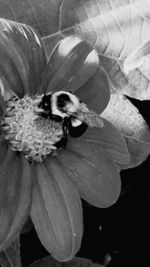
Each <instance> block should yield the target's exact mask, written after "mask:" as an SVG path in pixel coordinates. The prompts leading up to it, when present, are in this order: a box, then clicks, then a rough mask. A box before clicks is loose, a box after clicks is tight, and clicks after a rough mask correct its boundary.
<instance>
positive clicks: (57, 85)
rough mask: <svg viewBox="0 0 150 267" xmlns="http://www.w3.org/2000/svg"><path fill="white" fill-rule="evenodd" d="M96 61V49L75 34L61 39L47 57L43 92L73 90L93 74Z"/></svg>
mask: <svg viewBox="0 0 150 267" xmlns="http://www.w3.org/2000/svg"><path fill="white" fill-rule="evenodd" d="M98 63H99V58H98V55H97V53H96V51H95V50H93V49H92V48H91V47H90V45H89V44H88V43H87V42H85V41H82V40H81V39H80V38H79V37H76V36H70V37H67V38H65V39H63V40H62V41H60V42H59V44H58V45H57V46H56V48H55V49H54V51H53V53H52V54H51V57H50V59H49V62H48V65H47V68H46V70H45V73H44V76H43V85H42V90H43V92H44V93H47V92H50V91H53V92H56V91H59V90H64V91H72V92H75V91H76V90H77V89H78V88H79V87H80V86H82V85H83V84H84V83H85V82H86V81H87V80H88V79H89V78H90V77H92V76H93V74H94V73H95V71H96V69H97V67H98Z"/></svg>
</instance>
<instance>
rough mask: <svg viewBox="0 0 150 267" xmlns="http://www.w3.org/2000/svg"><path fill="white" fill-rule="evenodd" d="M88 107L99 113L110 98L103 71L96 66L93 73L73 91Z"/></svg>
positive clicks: (107, 83)
mask: <svg viewBox="0 0 150 267" xmlns="http://www.w3.org/2000/svg"><path fill="white" fill-rule="evenodd" d="M75 94H76V95H77V96H78V97H79V99H81V100H82V101H83V102H84V103H86V104H87V105H88V108H89V109H91V110H93V111H95V112H96V113H97V114H100V113H101V112H102V111H103V110H104V109H105V108H106V106H107V104H108V102H109V99H110V86H109V82H108V79H107V75H106V74H105V72H104V71H103V70H102V69H101V68H100V67H98V68H97V70H96V72H95V73H94V75H93V76H92V77H91V78H90V79H89V80H88V81H87V82H86V83H85V84H83V85H82V86H81V87H80V88H79V89H78V90H77V91H76V93H75Z"/></svg>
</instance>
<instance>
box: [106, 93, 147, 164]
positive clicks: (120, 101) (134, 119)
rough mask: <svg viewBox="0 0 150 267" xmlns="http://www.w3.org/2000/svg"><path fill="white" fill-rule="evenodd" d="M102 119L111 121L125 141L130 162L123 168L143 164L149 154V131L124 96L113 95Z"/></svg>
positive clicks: (135, 109)
mask: <svg viewBox="0 0 150 267" xmlns="http://www.w3.org/2000/svg"><path fill="white" fill-rule="evenodd" d="M102 117H103V118H105V119H108V120H109V121H111V122H112V123H113V124H114V125H115V126H116V128H117V129H118V130H120V132H121V133H122V134H123V136H124V138H125V140H126V143H127V146H128V150H129V153H130V162H129V164H127V165H125V168H129V167H135V166H137V165H139V164H140V163H141V162H143V161H144V160H145V159H146V158H147V156H148V155H149V154H150V130H149V128H148V125H147V124H146V122H145V121H144V119H143V117H142V116H141V115H140V113H139V112H138V110H137V108H136V107H134V106H133V105H132V104H131V102H130V101H129V100H128V99H127V98H126V97H125V96H122V95H119V94H115V93H114V94H112V95H111V99H110V102H109V104H108V106H107V108H106V109H105V110H104V112H103V113H102Z"/></svg>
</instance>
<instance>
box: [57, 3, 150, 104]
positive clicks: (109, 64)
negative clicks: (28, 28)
mask: <svg viewBox="0 0 150 267" xmlns="http://www.w3.org/2000/svg"><path fill="white" fill-rule="evenodd" d="M149 7H150V2H149V1H147V0H144V1H143V0H142V1H141V0H133V1H128V0H127V1H119V0H106V1H102V0H97V1H96V0H80V1H76V0H65V1H63V3H62V6H61V12H60V30H61V31H62V32H64V33H65V34H70V33H71V34H73V33H74V34H77V35H80V36H82V38H83V39H86V40H87V41H88V42H89V43H90V44H91V45H92V46H93V47H94V48H95V49H96V50H97V51H98V53H99V55H100V56H101V57H102V58H101V64H102V65H103V63H104V68H105V70H106V72H107V73H108V76H109V78H110V81H111V82H112V85H113V87H114V89H116V90H118V91H120V92H121V93H123V94H126V95H129V96H131V97H134V98H137V99H141V100H143V99H150V81H149V80H150V74H149V73H148V71H147V75H145V72H146V71H144V72H143V68H144V69H146V70H147V68H148V69H149V60H145V61H144V66H142V69H141V66H140V68H139V66H138V68H136V69H134V71H133V72H132V74H130V75H127V74H126V73H124V72H123V68H122V66H123V63H124V60H125V59H126V57H127V56H129V55H130V54H131V53H132V52H133V51H134V50H135V49H136V48H137V47H138V46H140V45H141V44H142V43H143V42H145V40H147V39H149V35H150V31H149V28H150V22H149V20H148V19H149V17H150V11H149V10H150V9H149ZM103 57H105V58H103Z"/></svg>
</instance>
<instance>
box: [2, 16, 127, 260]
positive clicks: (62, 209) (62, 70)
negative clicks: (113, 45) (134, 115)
mask: <svg viewBox="0 0 150 267" xmlns="http://www.w3.org/2000/svg"><path fill="white" fill-rule="evenodd" d="M98 63H99V60H98V56H97V54H96V52H95V51H94V50H93V49H92V48H91V47H90V46H89V45H88V43H86V42H85V41H82V40H81V39H80V38H79V37H77V36H70V37H67V38H65V39H63V40H62V41H61V42H60V43H58V45H57V46H56V47H55V49H54V50H53V52H52V54H51V56H50V58H49V59H47V58H46V53H45V50H44V46H43V42H42V40H41V38H40V37H39V36H38V34H37V33H36V32H35V31H34V30H33V29H32V28H31V27H29V26H27V25H24V24H20V23H16V22H12V21H8V20H4V19H0V92H1V94H0V116H1V119H0V122H1V127H0V151H1V153H0V249H1V250H2V249H4V248H6V247H7V246H9V245H10V243H11V242H12V241H13V240H14V239H15V237H16V235H18V233H20V231H21V229H22V226H23V225H24V223H25V221H26V219H27V218H28V216H29V214H30V215H31V218H32V221H33V223H34V226H35V229H36V231H37V234H38V236H39V238H40V240H41V242H42V244H43V245H44V246H45V248H46V249H47V250H48V251H49V252H50V253H51V254H52V255H53V257H54V258H56V259H57V260H60V261H67V260H70V259H71V258H73V256H74V255H75V254H76V253H77V251H78V250H79V248H80V244H81V239H82V234H83V218H82V216H83V215H82V206H81V200H80V197H81V198H83V199H85V200H86V201H88V202H89V203H91V204H92V205H95V206H97V207H107V206H110V205H112V204H113V203H115V201H116V200H117V198H118V196H119V193H120V176H119V172H118V168H117V167H116V164H115V161H117V162H118V161H119V162H120V163H122V164H123V163H124V162H126V161H127V160H128V151H127V148H126V145H125V142H124V140H123V138H122V136H121V134H119V132H118V131H117V130H116V129H115V128H114V127H113V125H111V124H110V123H109V122H108V121H106V120H104V127H103V128H102V129H100V128H96V127H95V128H90V127H88V129H87V130H86V132H85V133H84V134H83V135H82V136H80V137H79V138H71V137H70V136H68V142H67V146H66V148H61V149H58V150H57V151H56V153H54V154H53V155H51V154H49V155H47V156H45V158H44V159H43V160H42V161H41V162H37V161H36V160H33V158H32V161H30V160H28V158H27V157H26V153H25V150H24V148H23V150H22V149H20V147H19V148H18V150H17V148H16V147H17V145H16V146H15V144H16V143H15V142H16V139H17V138H16V134H17V133H18V132H17V131H18V127H20V124H21V125H22V126H21V127H22V128H21V129H23V130H22V132H21V134H22V135H20V136H21V137H19V138H20V139H21V138H22V139H23V138H24V139H25V140H24V141H26V143H29V142H30V134H31V132H32V131H33V128H32V129H31V131H30V132H29V133H28V134H27V132H28V130H29V128H28V127H25V126H26V125H25V124H26V120H22V118H26V119H29V126H31V125H30V123H31V122H33V118H32V115H33V112H31V110H32V111H33V108H34V104H35V102H34V97H35V98H36V96H40V95H41V94H47V93H48V92H52V93H53V92H56V91H60V90H63V91H70V90H71V91H72V92H73V93H74V94H75V95H76V96H77V97H79V98H80V99H82V101H83V102H84V103H86V104H87V106H88V108H90V109H91V110H94V111H95V112H97V113H98V114H99V113H101V112H102V111H103V110H104V109H105V107H106V106H107V104H108V101H109V96H110V92H109V83H108V81H107V77H106V74H105V73H104V72H103V71H102V69H100V67H99V66H98ZM28 100H29V102H32V103H30V105H29V110H30V112H29V115H28V114H27V112H28V109H27V108H26V107H27V104H28ZM24 105H25V109H24ZM16 110H17V111H16ZM22 110H23V111H22ZM14 112H15V114H17V115H15V117H14ZM31 113H32V114H31ZM20 118H21V119H20ZM16 121H17V124H16ZM49 121H50V120H49ZM18 125H19V126H18ZM10 127H11V128H13V131H15V130H14V129H16V133H15V135H14V134H12V132H11V133H10V132H9V134H8V133H7V131H8V129H9V128H10ZM31 127H32V126H31ZM42 127H44V126H42ZM42 127H41V128H42ZM50 127H52V126H50ZM19 129H20V128H19ZM42 129H43V128H42ZM55 130H56V129H55ZM55 132H56V133H57V131H55ZM19 133H20V132H19ZM19 133H18V134H19ZM22 136H23V137H22ZM34 136H35V138H36V135H34ZM37 137H38V136H37ZM40 138H42V137H40ZM27 150H28V149H27Z"/></svg>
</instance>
